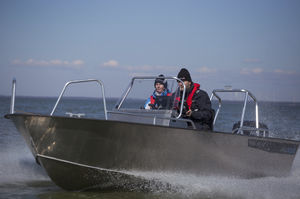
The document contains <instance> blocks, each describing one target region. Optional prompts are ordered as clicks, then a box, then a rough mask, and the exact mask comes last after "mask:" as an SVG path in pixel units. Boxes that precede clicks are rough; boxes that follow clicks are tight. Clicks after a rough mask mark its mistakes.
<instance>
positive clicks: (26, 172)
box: [0, 141, 49, 184]
mask: <svg viewBox="0 0 300 199" xmlns="http://www.w3.org/2000/svg"><path fill="white" fill-rule="evenodd" d="M0 157H1V161H0V176H1V178H0V184H3V183H5V184H9V183H15V182H20V181H39V180H49V178H48V177H47V174H46V173H45V172H44V170H43V169H42V168H41V167H40V166H39V165H38V164H36V162H35V159H34V157H33V155H32V154H31V152H30V151H29V149H28V147H27V146H26V145H25V142H19V141H16V144H15V145H8V146H6V148H5V150H1V152H0Z"/></svg>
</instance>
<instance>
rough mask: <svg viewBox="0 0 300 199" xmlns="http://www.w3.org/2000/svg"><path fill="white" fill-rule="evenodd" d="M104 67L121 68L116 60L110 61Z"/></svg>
mask: <svg viewBox="0 0 300 199" xmlns="http://www.w3.org/2000/svg"><path fill="white" fill-rule="evenodd" d="M103 66H106V67H112V68H116V67H118V66H119V62H118V61H116V60H109V61H107V62H104V63H103Z"/></svg>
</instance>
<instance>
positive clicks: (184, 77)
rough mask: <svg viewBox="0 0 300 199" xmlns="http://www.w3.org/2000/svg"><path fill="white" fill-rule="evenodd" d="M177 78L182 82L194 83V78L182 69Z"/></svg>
mask: <svg viewBox="0 0 300 199" xmlns="http://www.w3.org/2000/svg"><path fill="white" fill-rule="evenodd" d="M177 78H178V79H181V80H182V81H189V82H192V78H191V75H190V73H189V71H188V70H187V69H185V68H182V69H181V70H180V71H179V73H178V75H177Z"/></svg>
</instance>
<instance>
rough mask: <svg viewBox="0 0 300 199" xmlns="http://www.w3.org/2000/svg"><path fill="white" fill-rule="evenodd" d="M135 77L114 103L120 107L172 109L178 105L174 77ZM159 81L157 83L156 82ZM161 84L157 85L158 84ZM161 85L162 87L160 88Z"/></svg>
mask: <svg viewBox="0 0 300 199" xmlns="http://www.w3.org/2000/svg"><path fill="white" fill-rule="evenodd" d="M160 79H162V80H164V81H163V82H160V81H157V80H159V79H158V78H157V77H135V78H133V79H132V81H131V83H130V85H129V87H128V89H127V90H126V92H125V93H124V95H123V96H122V97H121V99H120V100H119V102H118V103H117V105H116V108H117V109H119V110H122V109H148V110H174V109H176V108H177V107H178V106H179V105H178V102H179V100H178V99H179V94H180V93H179V87H178V83H177V79H176V78H174V77H164V78H160ZM158 82H159V83H158ZM160 83H161V85H157V84H160ZM161 87H163V89H161Z"/></svg>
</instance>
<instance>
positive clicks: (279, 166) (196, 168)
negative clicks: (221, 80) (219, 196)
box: [14, 116, 298, 177]
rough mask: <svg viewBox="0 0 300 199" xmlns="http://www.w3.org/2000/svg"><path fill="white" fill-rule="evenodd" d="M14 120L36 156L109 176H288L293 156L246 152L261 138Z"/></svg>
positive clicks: (101, 123)
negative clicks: (107, 171)
mask: <svg viewBox="0 0 300 199" xmlns="http://www.w3.org/2000/svg"><path fill="white" fill-rule="evenodd" d="M14 120H15V121H16V123H17V124H16V126H22V125H23V126H24V127H21V128H20V130H22V131H24V134H26V133H28V134H30V136H29V137H32V140H33V142H34V144H35V146H36V151H37V153H38V154H41V155H46V156H50V157H55V158H59V159H63V160H68V161H72V162H76V163H80V164H86V165H90V166H95V167H99V168H106V169H114V170H144V171H149V170H150V171H151V170H152V171H175V172H178V171H184V172H188V173H196V174H204V175H206V174H208V175H210V174H216V175H219V174H221V175H223V174H224V175H237V176H246V177H256V176H265V175H275V176H280V175H286V174H288V172H289V170H290V168H291V166H292V162H293V159H294V155H295V154H284V153H276V152H274V151H273V152H272V151H266V150H262V149H261V148H259V147H253V146H249V139H257V140H262V141H266V142H269V141H272V142H276V141H274V140H272V139H267V138H253V137H247V136H239V135H232V134H223V133H213V132H203V131H195V130H187V129H178V128H167V127H162V126H153V125H143V124H133V123H126V122H117V121H105V120H88V119H75V118H64V117H40V116H17V117H16V118H15V119H14ZM277 142H279V141H277ZM280 142H281V143H291V144H296V145H297V147H298V144H297V143H296V142H292V141H285V140H282V141H280ZM274 163H276V164H274Z"/></svg>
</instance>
